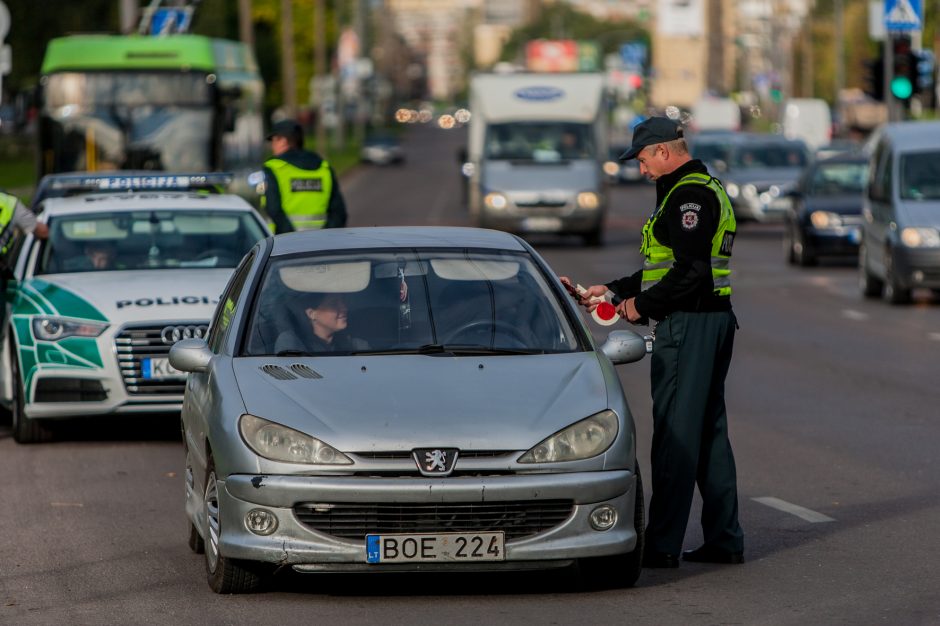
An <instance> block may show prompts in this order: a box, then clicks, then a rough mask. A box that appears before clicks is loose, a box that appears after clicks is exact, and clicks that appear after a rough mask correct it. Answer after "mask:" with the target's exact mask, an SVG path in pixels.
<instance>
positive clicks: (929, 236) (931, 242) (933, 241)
mask: <svg viewBox="0 0 940 626" xmlns="http://www.w3.org/2000/svg"><path fill="white" fill-rule="evenodd" d="M901 242H902V243H903V244H904V245H905V246H907V247H908V248H940V231H937V230H936V229H935V228H904V229H902V230H901Z"/></svg>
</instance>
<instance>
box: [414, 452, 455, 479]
mask: <svg viewBox="0 0 940 626" xmlns="http://www.w3.org/2000/svg"><path fill="white" fill-rule="evenodd" d="M457 452H458V450H457V448H416V449H415V450H413V451H412V453H411V455H412V456H413V457H414V460H415V463H417V464H418V471H420V472H421V474H422V475H423V476H447V475H449V474H450V473H451V472H452V471H454V463H455V462H456V461H457Z"/></svg>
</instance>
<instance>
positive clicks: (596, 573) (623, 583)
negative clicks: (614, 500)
mask: <svg viewBox="0 0 940 626" xmlns="http://www.w3.org/2000/svg"><path fill="white" fill-rule="evenodd" d="M634 471H635V472H636V498H635V500H634V505H633V527H634V528H635V529H636V545H635V546H634V548H633V551H632V552H627V553H626V554H616V555H614V556H600V557H593V558H588V559H580V560H579V561H578V567H579V569H580V570H581V581H582V583H583V584H585V585H586V586H587V587H589V588H591V589H622V588H626V587H632V586H634V585H635V584H636V581H637V579H638V578H639V577H640V572H641V571H643V546H644V545H645V543H646V541H645V536H646V530H645V529H646V505H645V504H644V500H643V479H642V477H641V476H640V467H639V465H637V466H636V468H635V469H634Z"/></svg>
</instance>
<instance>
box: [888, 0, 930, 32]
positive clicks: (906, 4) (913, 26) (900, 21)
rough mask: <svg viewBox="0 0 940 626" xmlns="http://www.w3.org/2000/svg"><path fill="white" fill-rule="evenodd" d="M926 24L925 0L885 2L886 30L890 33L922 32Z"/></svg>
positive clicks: (892, 0)
mask: <svg viewBox="0 0 940 626" xmlns="http://www.w3.org/2000/svg"><path fill="white" fill-rule="evenodd" d="M923 23H924V5H923V0H885V28H886V29H887V30H889V31H894V32H897V31H904V32H909V31H912V30H920V29H921V28H923Z"/></svg>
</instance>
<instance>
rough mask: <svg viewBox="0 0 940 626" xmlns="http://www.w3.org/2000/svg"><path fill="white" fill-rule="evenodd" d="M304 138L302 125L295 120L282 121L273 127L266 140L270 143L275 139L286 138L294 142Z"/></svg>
mask: <svg viewBox="0 0 940 626" xmlns="http://www.w3.org/2000/svg"><path fill="white" fill-rule="evenodd" d="M303 136H304V131H303V129H302V128H301V127H300V124H298V123H297V122H295V121H294V120H281V121H280V122H275V123H274V124H273V125H272V126H271V132H269V133H268V135H267V137H266V139H267V140H268V141H270V140H271V139H273V138H274V137H284V138H286V139H290V140H292V141H293V140H296V139H298V138H300V137H303Z"/></svg>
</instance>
